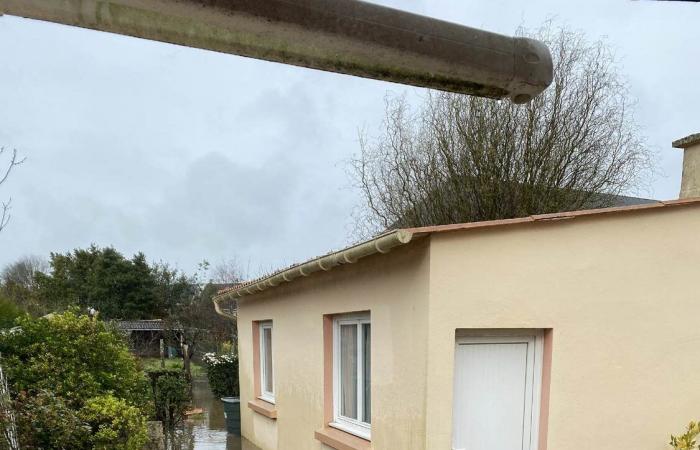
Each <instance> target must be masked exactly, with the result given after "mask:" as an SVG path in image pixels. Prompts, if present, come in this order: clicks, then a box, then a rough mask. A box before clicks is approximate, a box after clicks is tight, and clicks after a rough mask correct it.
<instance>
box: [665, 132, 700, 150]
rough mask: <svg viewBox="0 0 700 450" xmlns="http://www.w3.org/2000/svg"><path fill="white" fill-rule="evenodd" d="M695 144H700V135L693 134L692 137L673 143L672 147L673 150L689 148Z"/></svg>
mask: <svg viewBox="0 0 700 450" xmlns="http://www.w3.org/2000/svg"><path fill="white" fill-rule="evenodd" d="M695 144H700V133H695V134H691V135H690V136H686V137H684V138H680V139H678V140H677V141H673V143H672V144H671V146H672V147H673V148H688V147H692V146H693V145H695Z"/></svg>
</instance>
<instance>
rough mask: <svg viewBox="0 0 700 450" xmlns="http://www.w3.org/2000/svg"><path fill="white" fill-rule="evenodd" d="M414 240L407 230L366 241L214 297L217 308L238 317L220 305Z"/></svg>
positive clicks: (218, 311) (220, 313) (386, 251)
mask: <svg viewBox="0 0 700 450" xmlns="http://www.w3.org/2000/svg"><path fill="white" fill-rule="evenodd" d="M411 239H413V233H412V232H410V231H406V230H398V231H392V232H390V233H388V234H384V235H382V236H379V237H377V238H374V239H372V240H369V241H366V242H362V243H360V244H357V245H354V246H352V247H349V248H346V249H344V250H340V251H337V252H333V253H330V254H328V255H325V256H321V257H319V258H316V259H312V260H311V261H308V262H305V263H302V264H297V265H295V266H292V267H290V268H288V269H285V270H282V271H279V272H275V273H273V274H271V275H268V276H266V277H263V278H260V279H258V280H254V281H251V282H249V283H245V284H243V285H241V286H240V287H235V288H233V289H232V290H230V291H228V292H224V293H222V294H220V295H217V296H216V297H214V308H215V309H216V312H217V313H218V314H219V315H222V316H224V317H228V318H235V316H233V315H231V314H227V313H225V312H224V311H222V310H221V308H220V306H219V302H221V301H223V300H226V299H232V298H240V297H244V296H246V295H252V294H257V293H258V292H262V291H264V290H266V289H269V288H271V287H274V286H277V285H279V284H281V283H285V282H290V281H292V280H295V279H297V278H301V277H307V276H309V275H311V274H312V273H314V272H320V271H328V270H331V269H332V268H334V267H336V266H339V265H342V264H352V263H354V262H356V261H357V260H359V259H361V258H364V257H366V256H370V255H374V254H376V253H388V252H389V251H391V250H392V249H393V248H395V247H398V246H400V245H404V244H408V243H409V242H411Z"/></svg>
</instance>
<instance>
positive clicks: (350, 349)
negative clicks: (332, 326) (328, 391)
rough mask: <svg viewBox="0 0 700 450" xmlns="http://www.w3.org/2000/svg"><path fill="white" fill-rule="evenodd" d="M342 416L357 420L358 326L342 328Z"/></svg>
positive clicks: (342, 326) (343, 326)
mask: <svg viewBox="0 0 700 450" xmlns="http://www.w3.org/2000/svg"><path fill="white" fill-rule="evenodd" d="M340 414H341V415H342V416H345V417H349V418H351V419H357V325H354V324H353V325H341V326H340Z"/></svg>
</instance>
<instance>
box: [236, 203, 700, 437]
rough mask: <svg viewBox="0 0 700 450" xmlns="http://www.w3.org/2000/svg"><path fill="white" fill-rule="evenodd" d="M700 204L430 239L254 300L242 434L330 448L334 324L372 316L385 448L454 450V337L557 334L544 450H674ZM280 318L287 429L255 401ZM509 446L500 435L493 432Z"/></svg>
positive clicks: (375, 430) (278, 359)
mask: <svg viewBox="0 0 700 450" xmlns="http://www.w3.org/2000/svg"><path fill="white" fill-rule="evenodd" d="M699 283H700V204H694V205H687V206H678V207H669V208H658V209H652V210H647V211H638V212H624V213H616V214H605V215H594V216H589V217H577V218H576V219H573V220H560V221H556V222H538V223H526V224H521V225H508V226H499V227H493V228H489V229H482V230H469V231H454V232H443V233H435V234H433V235H431V236H430V237H426V238H422V239H417V240H416V241H415V242H413V243H411V244H409V245H407V246H405V247H401V248H397V249H395V250H393V251H392V252H391V253H389V254H386V255H375V256H372V257H369V258H366V259H363V260H362V261H360V262H358V263H356V264H351V265H348V266H344V267H340V268H337V269H334V270H332V271H330V272H326V273H320V274H314V275H312V276H310V277H309V278H306V279H303V280H299V281H294V282H293V283H289V284H287V285H282V286H279V287H277V288H273V289H270V290H268V291H265V292H263V293H261V294H258V295H254V296H251V297H247V298H244V299H243V300H242V301H241V304H240V313H239V314H240V315H239V333H240V342H239V347H240V355H241V390H242V392H241V396H242V404H243V406H244V407H243V408H242V413H243V432H244V435H245V436H246V437H247V438H248V439H250V440H251V441H253V442H254V443H256V444H257V445H259V446H260V447H261V448H262V449H263V450H270V449H281V450H287V449H294V450H305V449H324V448H325V447H323V446H322V445H321V444H320V443H319V442H318V441H316V440H315V439H314V436H313V435H314V431H315V430H317V429H319V428H321V427H322V426H323V330H322V317H323V315H324V314H334V313H342V312H351V311H361V310H370V311H371V320H372V396H373V398H372V417H373V423H372V448H373V450H385V449H386V450H388V449H392V450H393V449H401V450H404V449H407V450H413V449H416V450H449V449H450V448H451V434H452V383H453V379H452V377H453V362H454V347H455V332H456V330H458V329H477V330H478V329H491V328H498V329H503V328H527V329H533V328H547V329H552V330H553V331H552V336H553V338H552V343H553V351H552V364H551V383H550V407H549V416H548V422H549V424H548V435H549V438H548V441H547V444H548V445H547V449H548V450H579V449H588V448H595V449H596V450H619V449H621V448H630V449H635V450H666V449H667V445H666V443H667V441H668V436H669V434H670V433H674V432H680V431H681V430H682V429H683V427H684V425H685V424H686V422H688V421H689V420H691V419H697V418H698V415H699V414H700V390H699V389H698V388H697V381H696V380H697V374H698V373H700V351H698V348H700V327H698V325H697V324H698V320H699V318H700V284H699ZM267 319H271V320H273V322H274V337H273V346H274V352H275V353H274V364H275V371H276V381H275V383H276V390H277V410H278V419H277V421H273V420H270V419H267V418H265V417H262V416H260V415H259V414H257V413H254V412H253V411H251V410H250V409H248V408H246V407H245V404H246V402H247V401H248V400H249V399H250V398H251V395H252V390H253V380H252V378H251V377H252V373H253V367H252V343H251V321H253V320H267ZM494 439H497V436H494Z"/></svg>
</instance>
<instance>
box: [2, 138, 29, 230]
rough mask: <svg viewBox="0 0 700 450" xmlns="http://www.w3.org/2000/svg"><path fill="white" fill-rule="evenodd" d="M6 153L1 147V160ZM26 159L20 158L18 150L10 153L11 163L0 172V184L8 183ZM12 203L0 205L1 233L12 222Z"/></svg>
mask: <svg viewBox="0 0 700 450" xmlns="http://www.w3.org/2000/svg"><path fill="white" fill-rule="evenodd" d="M5 152H6V149H5V147H0V159H1V158H2V156H3V155H4V154H5ZM26 159H27V158H26V157H25V158H20V157H19V154H18V153H17V149H13V150H12V152H11V153H10V161H9V163H8V164H7V167H6V168H5V169H4V171H0V184H3V183H4V182H5V181H7V178H8V177H9V176H10V172H12V169H14V168H15V167H16V166H19V165H20V164H22V163H23V162H24V161H26ZM10 203H12V199H9V200H7V201H6V202H3V203H2V204H1V205H0V231H2V230H3V228H5V227H6V226H7V224H8V222H9V221H10Z"/></svg>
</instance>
